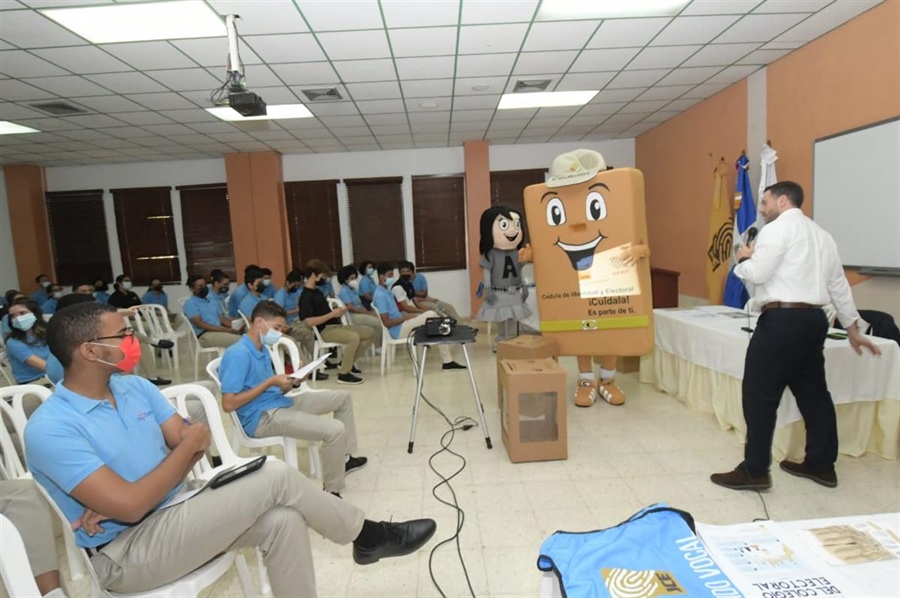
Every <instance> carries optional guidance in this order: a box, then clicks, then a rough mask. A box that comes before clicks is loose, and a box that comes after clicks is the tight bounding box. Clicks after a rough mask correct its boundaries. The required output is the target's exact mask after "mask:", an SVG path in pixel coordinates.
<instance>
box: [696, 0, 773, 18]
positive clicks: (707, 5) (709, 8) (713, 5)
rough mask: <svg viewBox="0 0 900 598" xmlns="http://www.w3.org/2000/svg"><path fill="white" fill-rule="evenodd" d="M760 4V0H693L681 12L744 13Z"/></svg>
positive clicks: (708, 13)
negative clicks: (694, 0) (693, 0)
mask: <svg viewBox="0 0 900 598" xmlns="http://www.w3.org/2000/svg"><path fill="white" fill-rule="evenodd" d="M756 6H759V0H698V1H696V2H691V3H690V4H689V5H688V6H686V7H685V9H684V11H683V12H682V13H681V14H682V15H686V16H693V15H731V14H733V15H742V14H746V13H748V12H750V11H751V10H753V8H754V7H756Z"/></svg>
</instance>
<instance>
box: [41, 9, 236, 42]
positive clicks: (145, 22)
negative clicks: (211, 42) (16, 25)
mask: <svg viewBox="0 0 900 598" xmlns="http://www.w3.org/2000/svg"><path fill="white" fill-rule="evenodd" d="M40 12H41V13H42V14H43V15H44V16H46V17H49V18H51V19H53V20H54V21H56V22H57V23H59V24H60V25H62V26H63V27H65V28H66V29H69V30H71V31H72V32H74V33H76V34H78V35H80V36H81V37H83V38H85V39H86V40H88V41H89V42H92V43H95V44H111V43H115V42H141V41H148V40H156V39H165V40H169V39H188V38H197V37H224V36H225V34H226V32H225V21H224V20H223V19H222V17H220V16H219V15H218V14H216V12H215V11H214V10H213V9H211V8H210V7H209V6H208V5H207V4H206V2H203V1H202V0H184V1H178V2H140V3H135V4H116V5H113V6H85V7H79V8H54V9H48V10H42V11H40ZM225 50H227V48H223V50H222V51H223V55H224V52H225Z"/></svg>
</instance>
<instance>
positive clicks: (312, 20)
mask: <svg viewBox="0 0 900 598" xmlns="http://www.w3.org/2000/svg"><path fill="white" fill-rule="evenodd" d="M296 3H297V6H298V7H299V8H300V12H302V13H303V16H305V17H306V20H307V21H308V22H309V26H310V28H311V29H312V30H313V31H345V30H349V29H381V28H383V27H384V23H383V22H382V20H381V12H380V11H379V10H378V3H377V2H375V1H373V0H344V1H342V2H341V5H340V10H335V6H334V2H333V1H331V0H296Z"/></svg>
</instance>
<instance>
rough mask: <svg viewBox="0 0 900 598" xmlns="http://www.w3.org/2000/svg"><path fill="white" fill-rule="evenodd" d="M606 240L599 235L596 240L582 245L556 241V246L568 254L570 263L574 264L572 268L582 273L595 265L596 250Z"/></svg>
mask: <svg viewBox="0 0 900 598" xmlns="http://www.w3.org/2000/svg"><path fill="white" fill-rule="evenodd" d="M605 238H606V237H604V236H603V235H602V234H598V235H597V238H596V239H594V240H593V241H590V242H588V243H584V244H582V245H569V244H568V243H563V242H562V241H560V240H557V241H556V245H557V246H558V247H559V248H560V249H562V250H563V251H565V252H566V255H567V256H568V257H569V261H571V262H572V267H573V268H574V269H575V270H578V271H582V270H589V269H590V268H591V266H592V265H593V264H594V250H595V249H597V245H599V244H600V241H602V240H603V239H605Z"/></svg>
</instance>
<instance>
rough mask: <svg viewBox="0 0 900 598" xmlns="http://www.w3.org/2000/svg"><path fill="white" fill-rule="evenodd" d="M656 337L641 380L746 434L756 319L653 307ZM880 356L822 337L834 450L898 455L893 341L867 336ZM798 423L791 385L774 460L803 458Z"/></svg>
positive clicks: (899, 357) (713, 310) (898, 359)
mask: <svg viewBox="0 0 900 598" xmlns="http://www.w3.org/2000/svg"><path fill="white" fill-rule="evenodd" d="M653 317H654V323H655V328H656V342H655V347H654V350H653V352H652V353H650V354H649V355H645V356H644V357H643V358H642V359H641V370H640V380H641V382H644V383H648V384H653V385H654V386H656V388H657V389H659V390H661V391H663V392H666V393H669V394H672V395H674V396H676V397H677V398H678V399H679V400H681V401H683V402H684V403H686V404H687V405H688V406H689V407H691V408H692V409H696V410H698V411H703V412H707V413H713V414H714V415H715V416H716V418H717V419H718V421H719V423H720V424H721V425H722V426H723V427H724V428H726V429H728V428H733V429H734V430H735V431H736V432H737V433H738V434H739V435H740V436H741V438H743V437H744V435H745V433H746V424H745V422H744V415H743V410H742V408H741V380H742V379H743V375H744V357H745V355H746V352H747V345H748V344H749V341H750V333H748V332H746V331H744V330H741V329H742V327H750V328H755V326H756V316H750V317H749V319H748V316H747V314H746V313H745V312H741V311H739V310H736V309H734V308H730V307H725V306H705V307H698V308H693V309H680V308H679V309H657V310H654V316H653ZM871 338H872V340H873V341H874V342H875V344H876V345H877V346H878V348H879V349H880V350H881V353H882V354H881V356H878V357H876V356H874V355H871V354H869V353H868V351H866V350H865V349H864V350H863V355H861V356H860V355H857V354H856V353H855V352H854V351H853V349H852V348H851V347H850V344H849V342H848V341H847V340H835V339H827V340H826V341H825V350H824V351H825V375H826V379H827V381H828V389H829V391H830V392H831V398H832V400H833V401H834V403H835V409H836V411H837V423H838V438H839V441H840V452H841V453H842V454H846V455H851V456H860V455H862V454H863V453H866V452H872V453H875V454H877V455H880V456H882V457H884V458H886V459H897V457H898V452H900V451H898V446H900V445H898V442H900V346H898V345H897V343H895V342H893V341H891V340H887V339H883V338H877V337H871ZM805 441H806V433H805V428H804V426H803V421H802V418H801V416H800V411H799V409H798V408H797V402H796V400H795V399H794V396H793V395H792V394H791V392H790V390H789V389H788V390H785V394H784V397H783V399H782V401H781V406H780V407H779V409H778V420H777V427H776V431H775V440H774V443H773V452H774V454H775V457H776V458H777V459H783V458H789V459H802V458H803V456H804V446H805Z"/></svg>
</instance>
